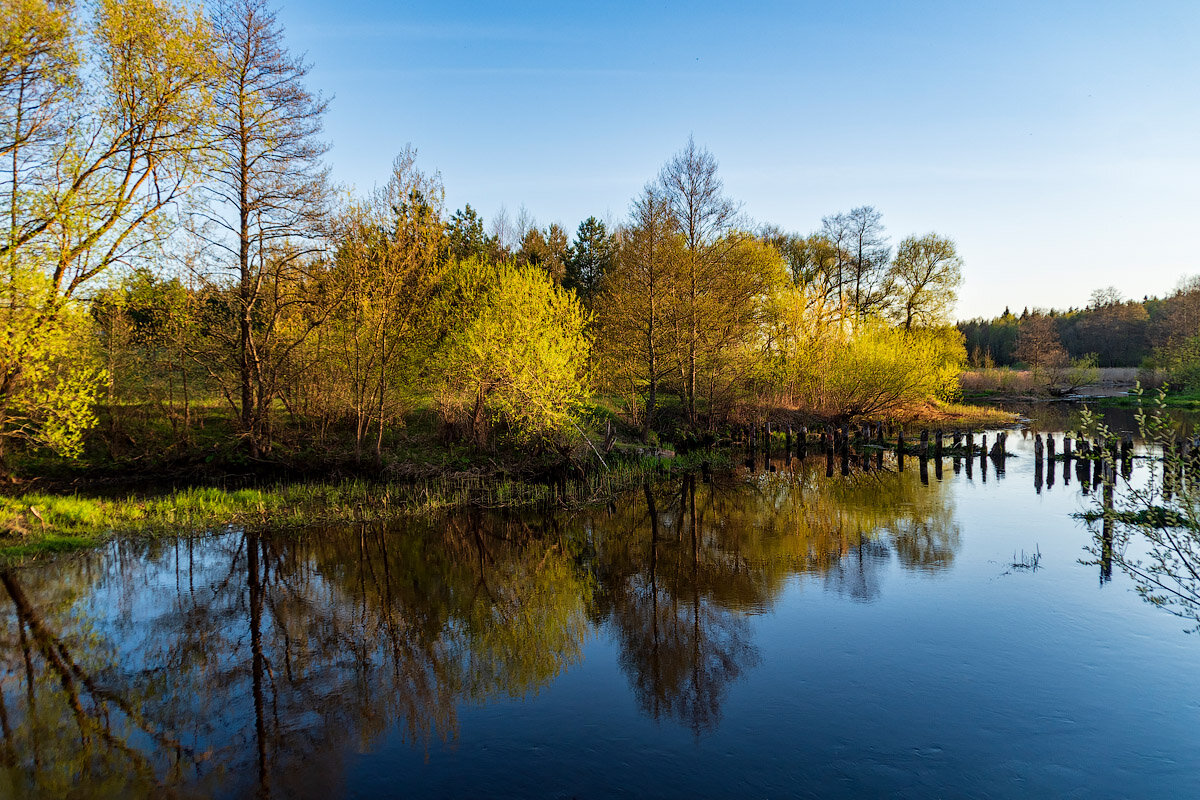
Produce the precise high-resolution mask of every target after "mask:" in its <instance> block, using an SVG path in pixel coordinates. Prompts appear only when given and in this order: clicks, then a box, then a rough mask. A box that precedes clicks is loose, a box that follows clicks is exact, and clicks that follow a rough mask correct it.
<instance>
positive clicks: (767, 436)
mask: <svg viewBox="0 0 1200 800" xmlns="http://www.w3.org/2000/svg"><path fill="white" fill-rule="evenodd" d="M783 432H784V446H783V447H784V449H783V455H785V456H791V455H792V453H793V452H794V453H795V455H796V456H797V457H798V458H806V457H807V456H808V454H809V447H810V444H811V445H815V448H816V449H815V451H814V452H817V453H825V454H829V453H833V454H837V453H845V454H847V455H848V454H849V453H850V451H851V449H854V450H863V449H867V448H870V449H874V450H878V451H885V450H894V451H895V452H896V455H897V456H904V455H906V454H907V455H917V456H924V457H927V458H942V457H943V456H952V457H964V456H965V457H970V456H974V455H987V456H990V457H992V458H994V459H1003V458H1004V457H1005V456H1007V455H1008V453H1007V450H1006V449H1005V447H1006V444H1007V439H1008V434H1007V433H1005V432H1003V431H1001V432H1000V433H998V434H997V435H996V439H995V440H994V442H993V444H992V447H991V449H990V450H989V449H988V443H987V434H982V435H981V436H980V437H979V444H978V446H976V443H975V434H974V433H973V432H970V431H967V432H966V433H963V432H962V431H957V430H956V431H953V432H952V433H951V440H950V441H949V442H947V441H946V434H945V432H943V431H941V430H935V431H933V432H932V433H931V432H930V431H928V430H923V431H921V432H920V434H919V437H918V439H917V440H916V442H908V441H906V440H905V438H904V429H903V428H900V427H894V426H890V425H885V424H884V423H882V422H877V423H863V424H861V425H856V426H850V425H848V424H843V425H840V426H837V425H826V426H824V427H822V428H820V429H818V430H817V431H816V432H813V431H810V430H809V429H808V427H807V426H802V427H800V429H799V430H798V431H796V432H795V435H794V436H793V428H792V426H791V425H788V426H786V427H785V428H784V429H783ZM773 433H774V431H772V426H771V424H770V423H767V424H765V425H763V426H762V427H761V428H758V429H755V428H749V427H746V428H743V429H742V430H741V443H742V444H744V445H745V446H746V447H747V449H748V450H749V453H750V457H751V458H753V457H755V455H756V454H757V451H758V449H759V447H761V448H762V451H763V453H764V454H765V455H766V456H767V457H768V458H770V456H771V454H772V452H773V449H774V445H773V438H772V434H773ZM793 439H794V440H795V443H796V445H795V450H794V451H793V449H792V442H793ZM810 439H812V440H815V441H812V442H811V443H810Z"/></svg>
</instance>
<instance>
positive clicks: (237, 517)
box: [0, 453, 728, 565]
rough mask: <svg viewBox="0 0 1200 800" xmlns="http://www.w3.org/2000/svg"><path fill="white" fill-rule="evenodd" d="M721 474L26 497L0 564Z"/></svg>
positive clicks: (626, 465) (13, 515)
mask: <svg viewBox="0 0 1200 800" xmlns="http://www.w3.org/2000/svg"><path fill="white" fill-rule="evenodd" d="M702 460H709V461H710V463H712V462H715V463H714V466H718V467H720V466H726V465H727V463H728V462H727V461H726V459H725V458H724V456H723V455H722V454H719V453H718V454H703V456H702V454H699V453H693V454H689V455H687V456H675V457H669V458H662V459H659V458H643V459H638V460H618V461H616V462H614V463H613V464H611V466H610V468H609V469H608V470H594V471H593V472H591V473H589V474H588V475H586V476H585V477H583V478H582V479H580V480H570V481H565V482H560V483H559V484H557V485H553V484H547V483H535V482H527V481H521V480H513V479H509V478H505V477H502V476H497V475H494V474H492V475H476V474H461V475H444V476H440V477H436V478H431V479H428V480H421V481H411V482H403V483H400V482H384V481H368V480H361V479H347V480H342V481H337V482H314V481H303V482H294V483H276V484H272V485H269V486H262V487H257V488H240V489H223V488H217V487H189V488H184V489H179V490H171V491H168V492H162V493H158V494H151V493H142V494H126V495H120V496H115V497H99V496H86V495H78V494H71V495H63V494H53V493H43V492H27V493H23V494H19V495H13V496H0V564H6V565H11V564H19V563H22V562H25V561H29V560H31V559H34V558H37V557H39V556H44V555H47V554H52V553H62V552H67V551H71V550H76V549H79V548H84V547H92V546H95V545H98V544H102V543H103V542H105V541H107V540H108V539H109V538H110V537H112V536H115V535H130V536H162V535H192V534H199V533H204V532H208V531H214V530H220V529H223V528H225V527H227V526H235V527H237V526H245V525H263V526H270V527H272V528H275V529H280V528H299V527H303V526H306V525H312V524H318V523H338V522H372V521H380V520H388V519H397V518H401V517H404V516H408V515H413V514H421V513H429V512H433V511H438V510H442V509H448V508H455V507H461V506H477V507H483V508H510V507H513V508H515V507H522V506H525V507H536V506H551V505H553V506H564V507H576V506H582V505H585V504H588V503H594V502H598V501H602V500H606V499H608V498H611V497H612V496H614V495H616V494H617V493H618V492H621V491H624V490H625V489H628V488H630V487H633V486H637V485H639V484H641V483H642V482H644V481H646V480H651V479H656V478H659V477H661V476H662V475H663V474H668V473H671V472H682V471H687V470H692V469H697V468H698V467H699V466H700V463H701V461H702Z"/></svg>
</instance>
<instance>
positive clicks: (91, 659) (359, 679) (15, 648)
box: [0, 458, 959, 796]
mask: <svg viewBox="0 0 1200 800" xmlns="http://www.w3.org/2000/svg"><path fill="white" fill-rule="evenodd" d="M823 466H824V464H823V463H822V460H821V459H820V458H817V459H814V460H810V461H800V460H793V461H791V463H790V464H783V465H777V470H776V471H775V472H773V473H772V472H767V473H764V474H761V475H758V476H749V477H745V476H743V477H735V476H726V477H724V478H721V477H716V478H714V479H713V480H712V481H709V482H704V481H700V480H698V479H697V478H696V477H694V476H688V477H685V478H683V479H682V480H680V481H677V482H675V483H672V484H670V485H659V486H654V487H649V486H647V487H644V488H643V489H642V490H640V491H638V492H636V493H633V494H631V495H628V496H626V497H624V498H622V499H621V501H620V502H618V503H615V504H613V505H612V506H610V508H608V509H599V510H592V511H588V512H586V513H583V514H579V515H576V516H574V517H567V516H563V515H551V516H548V517H546V516H541V517H523V516H511V515H508V516H506V515H491V514H483V513H480V512H471V513H464V514H459V515H452V516H449V517H445V518H442V519H438V520H436V521H426V522H415V523H413V524H411V525H409V526H408V527H407V528H406V529H405V530H403V531H398V530H394V529H393V530H388V529H384V528H381V527H378V526H358V527H353V528H347V529H338V530H321V531H312V532H310V533H309V534H307V535H303V536H294V535H293V536H277V535H270V534H266V533H262V532H255V531H244V532H236V533H230V534H226V535H222V536H215V537H211V538H206V539H199V540H192V541H181V542H178V543H174V544H170V545H164V544H161V543H150V542H124V543H118V544H114V545H112V546H110V547H109V548H107V549H105V550H103V551H99V552H95V553H91V554H87V555H85V556H83V557H81V558H78V559H75V560H70V561H63V562H59V563H57V564H54V565H52V566H50V567H44V568H37V569H27V570H22V571H16V572H14V571H10V572H5V573H3V575H2V576H0V582H2V584H3V588H4V595H3V599H4V600H5V601H7V602H6V604H5V610H4V616H3V629H2V630H3V632H2V634H0V635H2V637H3V651H2V652H3V664H2V666H3V670H4V673H3V674H4V678H3V682H2V684H0V686H2V688H3V692H2V693H0V731H2V733H3V749H2V752H0V765H2V766H3V767H4V769H3V770H2V771H0V775H3V778H0V781H2V783H0V794H5V795H22V794H25V795H39V796H40V795H44V796H63V795H66V794H68V793H69V792H70V791H71V790H72V787H75V786H77V785H78V784H79V783H80V782H81V781H82V782H83V783H84V784H85V785H88V786H90V787H92V790H89V792H90V793H93V794H113V795H122V794H144V793H149V792H152V791H159V790H161V789H163V787H170V788H171V791H172V793H175V794H179V795H196V796H210V795H232V796H246V795H258V796H289V795H293V794H304V795H311V794H314V793H317V794H319V793H321V792H323V791H328V792H330V793H335V792H336V786H337V782H338V780H339V777H338V776H339V775H340V774H341V773H342V771H343V766H344V762H345V761H346V759H348V758H350V757H351V754H352V752H353V751H354V750H370V749H372V748H373V747H375V746H376V745H377V743H378V742H379V741H380V739H381V737H383V736H384V735H385V734H386V735H389V736H396V735H398V734H399V735H402V736H403V737H404V738H405V739H406V740H407V741H408V742H409V744H410V745H411V746H413V747H416V748H418V749H428V748H429V747H431V746H432V744H433V743H434V742H442V741H449V740H453V739H454V737H455V735H456V733H457V724H458V723H457V716H458V713H459V711H460V709H461V708H462V707H464V706H465V705H471V704H478V703H485V702H488V701H489V700H492V699H494V698H522V697H528V696H530V695H532V694H535V693H537V692H538V691H539V690H540V689H541V688H543V687H545V686H546V685H548V684H549V683H550V682H551V681H553V680H554V678H555V677H556V676H558V675H559V674H561V673H562V672H563V671H564V670H566V669H568V668H569V667H570V666H571V665H573V664H575V663H577V662H578V660H579V659H580V657H581V652H582V648H583V646H584V644H585V642H586V641H587V639H588V638H589V637H590V636H591V635H592V634H593V631H595V630H596V629H597V628H598V627H599V628H607V629H609V630H611V631H612V632H613V633H614V634H615V638H616V639H617V641H618V642H619V648H620V653H619V663H620V666H621V670H622V671H623V673H624V674H625V676H626V678H627V680H628V682H629V685H630V688H631V690H632V693H633V696H634V698H635V700H636V702H637V704H638V706H639V707H640V708H641V709H642V710H643V711H644V713H646V714H648V715H650V716H652V717H654V718H655V719H660V720H664V721H667V720H669V721H672V722H673V723H677V724H680V725H683V726H685V727H686V728H688V729H690V730H691V731H692V732H693V733H694V734H695V735H701V734H703V733H705V732H706V731H710V730H712V729H714V728H715V727H716V726H717V725H718V724H719V722H720V719H721V708H722V704H723V702H724V701H725V698H726V696H727V694H728V691H729V688H730V686H731V685H732V684H733V683H734V682H736V681H737V680H738V679H739V677H741V676H742V675H744V674H745V672H746V671H747V670H749V669H752V668H753V667H754V666H755V665H756V664H757V663H758V662H759V659H760V653H759V648H758V646H757V645H756V643H755V642H754V640H753V635H752V628H751V626H750V624H749V620H750V617H751V615H753V614H756V613H760V612H762V611H764V610H767V609H770V608H771V607H772V606H773V604H774V603H775V601H776V599H777V598H778V597H779V595H780V593H781V592H782V590H783V587H784V585H785V583H786V582H787V581H789V580H790V579H792V578H794V577H795V576H798V575H799V576H804V575H812V576H814V577H819V578H820V583H822V584H823V585H824V586H826V587H827V588H828V589H829V590H830V591H834V592H837V593H840V594H845V595H848V596H850V597H853V598H854V599H857V600H864V601H870V600H872V599H873V598H876V597H878V596H879V593H880V591H882V589H881V585H880V569H879V566H880V565H881V564H882V563H885V562H886V561H888V560H890V559H891V558H892V557H893V556H894V557H895V558H896V559H897V560H898V561H899V563H900V564H902V565H903V566H904V567H906V568H908V569H912V570H938V569H943V568H945V567H946V566H948V565H949V564H950V563H952V561H953V558H954V553H955V550H956V549H957V547H958V539H959V531H958V526H957V523H956V522H955V521H954V514H953V506H952V504H951V503H950V500H949V494H948V493H943V492H941V491H940V490H939V485H938V484H937V483H933V484H931V485H930V486H928V487H926V486H923V485H921V482H920V479H919V476H918V474H917V473H914V472H913V471H911V470H910V471H908V472H905V473H896V472H889V471H886V470H884V471H878V470H876V471H872V472H870V473H861V472H859V473H855V472H853V471H851V474H849V475H848V476H847V477H845V478H841V477H835V478H834V479H833V480H826V479H825V477H824V474H823V473H824V469H823Z"/></svg>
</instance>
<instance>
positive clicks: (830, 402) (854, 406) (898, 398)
mask: <svg viewBox="0 0 1200 800" xmlns="http://www.w3.org/2000/svg"><path fill="white" fill-rule="evenodd" d="M965 363H966V350H965V349H964V347H963V344H962V336H961V334H959V333H958V332H957V331H956V330H954V329H951V328H935V329H928V330H915V331H911V332H906V331H904V330H903V329H900V328H895V327H891V326H888V325H884V324H882V323H865V324H863V325H862V326H861V327H859V328H858V329H857V330H854V331H852V332H850V333H847V334H845V335H844V336H842V337H841V338H840V340H838V341H833V342H824V343H823V346H821V347H817V348H814V349H813V350H811V351H809V352H808V353H802V354H800V355H799V357H798V358H797V359H796V363H795V368H796V369H797V370H798V375H797V380H796V387H797V390H798V398H797V399H798V400H799V402H800V403H801V404H802V405H804V406H806V407H808V408H811V409H813V410H814V411H817V412H818V413H821V414H823V415H825V416H829V417H854V416H861V415H870V414H880V413H887V412H890V411H894V410H897V409H899V408H902V407H904V406H906V405H910V404H912V403H917V402H921V401H925V400H930V399H939V400H952V399H954V398H955V396H956V393H957V391H958V375H959V373H960V372H961V370H962V367H963V365H964V364H965Z"/></svg>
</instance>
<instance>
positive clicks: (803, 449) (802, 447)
mask: <svg viewBox="0 0 1200 800" xmlns="http://www.w3.org/2000/svg"><path fill="white" fill-rule="evenodd" d="M796 455H797V456H798V457H799V458H800V459H805V458H807V457H808V426H807V425H801V426H800V435H799V436H797V437H796Z"/></svg>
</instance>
